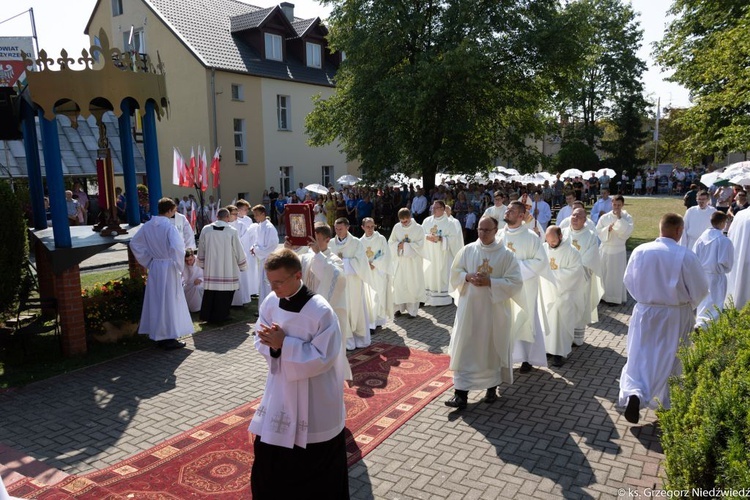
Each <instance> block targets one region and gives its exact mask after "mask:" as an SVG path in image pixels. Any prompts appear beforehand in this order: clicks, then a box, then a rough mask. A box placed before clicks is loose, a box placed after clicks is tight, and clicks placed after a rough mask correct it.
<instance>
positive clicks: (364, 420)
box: [9, 344, 453, 500]
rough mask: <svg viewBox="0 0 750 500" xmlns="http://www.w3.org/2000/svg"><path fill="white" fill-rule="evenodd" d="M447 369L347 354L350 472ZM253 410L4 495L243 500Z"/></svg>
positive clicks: (422, 357)
mask: <svg viewBox="0 0 750 500" xmlns="http://www.w3.org/2000/svg"><path fill="white" fill-rule="evenodd" d="M448 361H449V359H448V356H445V355H442V354H431V353H428V352H424V351H419V350H414V349H409V348H407V347H404V346H393V345H388V344H373V345H372V346H370V347H368V348H366V349H363V350H361V351H358V352H355V353H352V354H350V356H349V362H350V364H351V367H352V372H353V374H354V381H353V383H352V385H351V387H349V388H347V389H345V393H344V400H345V403H346V410H347V418H346V428H347V432H346V436H347V461H348V464H349V465H350V466H351V465H352V464H354V463H356V462H358V461H359V460H360V459H361V458H362V457H364V456H365V455H367V454H368V453H369V452H371V451H372V450H373V449H375V447H377V446H378V445H379V444H380V443H382V442H383V441H384V440H385V439H386V438H387V437H388V436H389V435H391V434H392V433H393V432H394V431H395V430H396V429H398V427H399V426H401V425H402V424H403V423H404V422H406V421H408V420H409V419H410V418H411V417H413V416H414V415H415V414H416V413H417V412H418V411H419V410H421V409H422V408H424V407H425V406H426V405H427V404H428V403H429V402H430V401H432V400H433V399H435V398H436V397H438V396H439V395H440V394H442V393H443V392H444V391H445V390H447V389H448V388H449V387H451V385H452V383H453V380H452V376H451V372H450V371H449V370H448ZM259 404H260V399H256V400H254V401H252V402H250V403H247V404H245V405H242V406H240V407H239V408H236V409H235V410H233V411H231V412H229V413H227V414H224V415H221V416H219V417H216V418H214V419H212V420H209V421H208V422H205V423H204V424H202V425H200V426H198V427H196V428H194V429H191V430H189V431H187V432H184V433H182V434H180V435H178V436H176V437H174V438H172V439H169V440H168V441H166V442H164V443H162V444H160V445H158V446H156V447H154V448H151V449H150V450H147V451H144V452H142V453H139V454H138V455H135V456H133V457H131V458H129V459H127V460H125V461H123V462H121V463H119V464H116V465H114V466H112V467H108V468H106V469H104V470H101V471H97V472H94V473H91V474H87V475H84V476H71V477H69V478H67V479H65V480H64V481H62V482H60V483H58V484H56V485H53V486H43V485H39V484H35V483H34V482H33V481H31V480H22V481H19V482H17V483H14V484H13V485H12V487H11V490H10V491H9V493H10V494H11V495H14V496H17V497H23V498H39V499H45V500H52V499H54V500H63V499H69V498H76V499H83V500H101V499H108V500H115V499H157V498H159V499H168V498H174V499H189V498H207V497H215V498H221V499H222V500H224V499H226V500H231V499H235V498H236V499H240V498H243V499H246V498H250V487H249V485H250V469H251V465H252V461H253V457H254V455H253V447H252V445H251V442H250V439H249V435H248V432H247V426H248V424H249V422H250V419H251V418H252V416H253V414H254V413H255V409H256V408H257V407H258V405H259Z"/></svg>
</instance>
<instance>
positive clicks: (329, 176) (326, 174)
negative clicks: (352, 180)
mask: <svg viewBox="0 0 750 500" xmlns="http://www.w3.org/2000/svg"><path fill="white" fill-rule="evenodd" d="M320 183H321V184H322V185H324V186H325V187H328V185H329V184H333V165H323V167H322V168H321V172H320Z"/></svg>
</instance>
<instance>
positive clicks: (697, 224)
mask: <svg viewBox="0 0 750 500" xmlns="http://www.w3.org/2000/svg"><path fill="white" fill-rule="evenodd" d="M696 199H697V200H698V204H697V205H696V206H694V207H690V208H688V209H687V210H686V211H685V231H684V232H683V233H682V238H680V245H682V246H684V247H685V248H687V249H688V250H692V249H693V246H694V245H695V242H696V241H698V238H700V237H701V235H702V234H703V232H704V231H706V230H707V229H711V214H713V213H714V212H716V209H715V208H714V207H712V206H711V205H709V204H708V202H709V200H710V197H709V196H708V191H700V192H699V193H698V195H697V197H696Z"/></svg>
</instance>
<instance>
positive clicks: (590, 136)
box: [557, 0, 647, 163]
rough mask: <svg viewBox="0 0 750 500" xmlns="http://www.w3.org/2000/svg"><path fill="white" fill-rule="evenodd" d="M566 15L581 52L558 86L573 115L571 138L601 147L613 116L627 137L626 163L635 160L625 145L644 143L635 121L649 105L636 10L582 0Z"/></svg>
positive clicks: (565, 109) (616, 1)
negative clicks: (606, 121)
mask: <svg viewBox="0 0 750 500" xmlns="http://www.w3.org/2000/svg"><path fill="white" fill-rule="evenodd" d="M564 17H565V19H566V20H567V21H566V22H567V24H568V26H569V29H570V30H572V31H573V34H572V37H573V38H574V40H575V46H577V50H578V53H579V54H581V56H580V59H579V63H578V64H577V66H576V69H577V71H576V72H575V74H573V75H570V77H569V78H567V79H565V80H562V81H561V82H560V85H559V86H558V87H557V89H558V93H557V99H558V100H559V102H560V106H561V108H562V114H564V115H567V116H568V117H569V121H568V123H569V125H568V130H567V131H566V136H567V137H568V138H570V139H573V140H582V141H584V142H586V144H588V146H589V147H590V148H596V147H598V146H600V144H599V140H600V138H601V136H602V134H603V130H602V128H601V126H600V124H601V121H602V120H603V119H611V120H612V121H613V122H614V123H615V124H616V127H618V132H617V134H618V136H619V137H621V138H622V141H621V142H622V144H620V145H619V146H617V148H616V149H617V150H619V151H620V152H621V153H623V154H625V155H626V156H625V157H623V158H622V161H621V162H622V163H626V162H628V161H631V159H632V152H631V151H625V149H626V144H625V143H626V142H628V141H633V140H635V141H640V138H639V136H638V134H636V133H634V131H635V128H634V123H635V122H636V121H638V120H640V117H645V113H646V107H647V104H646V102H645V101H644V100H643V97H642V94H643V84H642V80H641V79H642V75H643V72H644V71H645V69H646V63H645V62H644V61H643V60H641V59H640V58H639V57H638V55H637V51H638V48H639V46H640V43H641V40H642V39H643V31H642V30H641V29H640V24H639V22H638V20H637V19H636V16H635V13H634V12H633V9H632V7H631V6H630V5H626V4H624V3H623V2H622V1H621V0H578V1H575V2H571V3H569V4H567V6H566V8H565V11H564ZM636 147H637V145H636Z"/></svg>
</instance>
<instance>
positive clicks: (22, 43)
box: [0, 36, 34, 87]
mask: <svg viewBox="0 0 750 500" xmlns="http://www.w3.org/2000/svg"><path fill="white" fill-rule="evenodd" d="M21 51H24V52H26V53H27V54H29V57H31V58H34V39H33V38H32V37H30V36H29V37H9V36H2V37H0V87H14V86H15V85H16V82H19V83H20V84H21V86H24V85H26V63H25V62H24V60H23V57H22V56H21Z"/></svg>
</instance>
